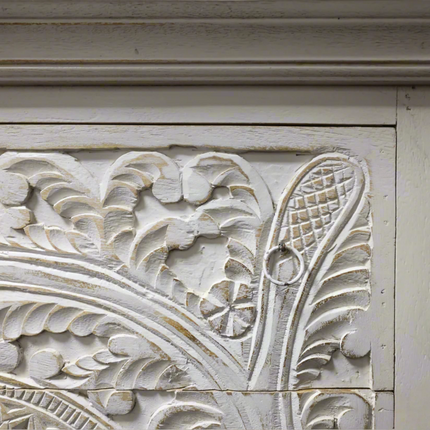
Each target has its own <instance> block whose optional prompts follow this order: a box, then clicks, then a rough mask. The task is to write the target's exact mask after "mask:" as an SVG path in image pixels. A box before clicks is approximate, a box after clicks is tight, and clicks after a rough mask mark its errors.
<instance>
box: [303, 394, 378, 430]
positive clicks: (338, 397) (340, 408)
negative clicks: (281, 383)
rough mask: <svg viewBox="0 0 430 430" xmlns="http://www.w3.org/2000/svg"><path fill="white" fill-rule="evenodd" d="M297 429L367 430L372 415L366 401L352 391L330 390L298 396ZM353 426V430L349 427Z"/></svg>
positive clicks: (370, 424) (370, 425)
mask: <svg viewBox="0 0 430 430" xmlns="http://www.w3.org/2000/svg"><path fill="white" fill-rule="evenodd" d="M298 396H299V399H300V400H299V402H300V409H301V425H300V427H299V425H297V427H298V428H302V429H303V430H311V429H343V428H345V429H352V428H360V429H370V428H373V427H372V418H371V417H372V414H371V413H370V405H369V403H368V399H366V398H365V397H363V396H361V395H360V394H359V393H356V392H354V391H348V392H342V391H336V390H331V391H329V392H324V391H319V390H315V391H308V392H304V393H299V394H298ZM351 425H353V426H354V427H351Z"/></svg>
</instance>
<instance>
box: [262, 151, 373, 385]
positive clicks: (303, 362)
mask: <svg viewBox="0 0 430 430" xmlns="http://www.w3.org/2000/svg"><path fill="white" fill-rule="evenodd" d="M367 186H368V185H367V179H366V175H365V174H364V171H363V168H362V166H361V165H360V164H359V163H357V162H356V161H355V160H354V159H351V158H350V157H347V156H343V155H340V154H326V155H322V156H318V157H316V158H314V159H313V160H312V161H311V162H310V163H309V164H308V165H306V166H304V167H303V168H302V169H301V170H300V171H299V172H298V173H297V174H296V177H295V178H294V179H293V181H292V183H291V184H290V185H289V186H288V188H287V189H286V191H285V192H284V194H283V196H282V197H281V199H280V203H279V205H278V209H277V213H276V215H275V221H274V223H273V225H272V231H271V237H270V240H269V241H268V245H267V249H270V248H271V247H273V246H276V245H277V244H278V243H279V242H281V241H283V242H285V243H286V244H287V245H288V246H290V247H292V248H295V249H296V250H298V251H299V252H300V253H301V254H302V256H303V259H304V261H305V265H306V271H305V274H304V275H303V278H302V280H301V281H298V282H297V283H296V284H295V285H293V286H292V288H291V291H294V290H297V292H296V293H295V299H294V301H293V302H291V294H292V293H291V292H287V291H286V290H285V289H282V288H279V287H275V286H274V285H271V286H270V287H269V289H268V288H267V285H266V284H265V283H264V280H263V281H262V283H261V291H262V292H261V295H260V297H261V302H260V304H259V306H260V309H267V308H268V307H269V308H272V307H274V308H275V309H278V310H279V311H278V312H279V314H277V315H275V317H274V318H272V317H270V316H269V317H268V316H267V315H265V314H264V312H260V321H259V323H260V327H262V329H261V328H260V331H259V330H256V331H255V333H254V339H255V344H254V348H256V350H257V351H259V353H258V354H257V353H255V355H256V356H257V359H256V361H255V363H256V364H255V368H254V374H255V377H256V378H258V374H259V372H260V371H261V366H262V365H263V363H264V362H265V361H267V360H268V359H269V358H268V357H271V360H273V359H276V360H277V359H279V360H280V369H282V372H281V373H280V374H279V376H278V387H279V388H281V387H285V386H288V387H290V389H294V388H295V387H296V386H297V385H298V384H300V383H306V382H308V381H309V380H310V379H314V378H315V377H317V376H318V374H319V367H320V366H321V365H323V364H325V363H327V362H328V361H329V360H330V359H331V354H332V353H333V351H334V350H335V349H336V348H339V345H340V341H341V337H340V338H339V336H340V335H341V334H342V333H343V334H346V333H347V331H348V330H347V329H346V328H345V327H344V329H343V330H342V329H339V327H337V325H338V324H337V323H338V322H339V321H340V320H344V321H345V324H347V325H349V321H350V320H351V318H353V316H354V314H355V312H356V311H357V310H358V308H359V309H365V308H366V307H367V304H368V303H367V302H368V294H369V291H368V286H367V282H368V267H367V264H368V263H367V258H370V253H369V252H367V253H366V252H365V254H366V256H367V257H366V258H365V261H364V262H363V268H362V269H363V270H364V272H365V276H364V277H363V276H361V277H360V275H358V274H357V275H356V272H357V270H356V269H357V267H355V265H356V262H355V257H351V258H352V260H351V261H350V260H348V256H350V255H351V253H353V254H354V253H355V251H356V248H354V249H353V250H352V251H351V252H350V253H346V254H344V255H345V257H344V258H341V256H342V254H341V252H342V251H343V249H342V248H340V246H341V245H340V244H341V243H342V242H343V241H344V236H345V237H346V236H348V234H349V232H350V231H351V229H353V225H354V223H355V219H356V218H357V217H358V216H359V212H360V211H361V210H362V208H363V205H364V201H365V199H364V198H363V195H364V193H365V192H366V190H367ZM357 228H359V227H358V226H357ZM360 228H361V227H360ZM364 228H365V229H367V230H369V228H368V227H364ZM360 237H361V236H360ZM367 240H368V237H367ZM358 245H359V246H358V248H360V246H361V245H362V243H361V242H360V243H358ZM360 249H361V248H360ZM366 250H368V248H366ZM338 252H339V254H338V255H337V256H336V254H337V253H338ZM331 260H333V262H334V264H335V265H336V264H337V269H336V266H334V267H333V271H329V266H330V261H331ZM348 262H349V264H348ZM339 265H340V267H341V269H340V268H339ZM363 270H359V271H358V272H359V273H361V274H363ZM296 271H297V268H296V267H295V259H294V260H293V259H292V258H291V257H290V256H288V257H287V258H284V259H281V260H280V261H279V262H278V263H277V264H276V266H275V268H274V269H273V273H274V274H275V276H277V277H278V278H280V279H285V278H287V279H288V278H290V277H292V276H293V275H294V274H295V272H296ZM334 271H336V273H337V271H340V273H342V274H343V272H345V275H344V278H348V277H351V276H352V278H353V279H355V281H356V284H359V283H360V281H364V282H363V284H362V285H350V286H349V287H348V288H349V289H348V288H347V287H345V286H343V284H342V281H340V282H338V284H337V285H338V288H339V291H336V289H335V287H334V284H333V283H330V282H329V280H330V276H336V275H335V272H334ZM351 273H353V274H354V275H351ZM324 274H326V275H327V277H326V278H324V279H323V275H324ZM342 276H343V275H342ZM299 283H300V286H298V285H297V284H299ZM323 285H325V286H326V287H327V288H325V289H324V288H323V289H321V287H322V286H323ZM329 285H332V286H331V287H330V286H329ZM330 288H331V289H330ZM320 289H321V292H320V293H319V294H318V291H319V290H320ZM323 291H324V292H323ZM357 296H358V297H359V299H360V300H358V299H357ZM290 303H291V304H290ZM351 303H355V304H354V305H353V304H351ZM356 306H357V307H358V308H357V309H356V308H355V307H356ZM343 311H345V312H346V315H347V316H348V318H343V317H342V316H340V314H342V312H343ZM330 317H332V318H330ZM324 318H326V319H327V321H324ZM342 318H343V319H342ZM330 324H332V327H331V328H330V327H328V325H330ZM336 324H337V325H336ZM335 326H336V327H337V329H336V330H335ZM261 330H264V334H267V336H265V335H264V334H263V332H262V331H261ZM331 330H334V332H333V333H331ZM345 330H346V331H345ZM275 332H281V333H285V338H284V342H283V344H282V345H281V347H279V346H278V345H275V344H274V343H273V342H274V341H273V339H271V336H272V335H271V334H270V333H275ZM298 333H300V335H299V336H298V335H297V334H298ZM302 333H304V336H302ZM323 333H325V334H323ZM329 333H330V335H329ZM275 357H278V358H275ZM290 367H291V371H290ZM299 373H300V375H298V374H299ZM299 376H300V377H301V379H302V381H301V382H299V381H298V379H297V378H298V377H299ZM254 381H255V379H254Z"/></svg>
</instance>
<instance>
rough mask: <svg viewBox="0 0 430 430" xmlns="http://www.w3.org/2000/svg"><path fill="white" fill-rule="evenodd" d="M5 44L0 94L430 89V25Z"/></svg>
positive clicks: (39, 34)
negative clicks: (79, 88)
mask: <svg viewBox="0 0 430 430" xmlns="http://www.w3.org/2000/svg"><path fill="white" fill-rule="evenodd" d="M382 1H384V0H382ZM365 3H366V2H365ZM0 40H1V41H2V43H1V45H0V84H1V85H170V84H172V85H178V84H179V85H206V84H209V85H217V84H219V85H222V84H237V85H240V84H244V85H249V84H258V85H262V84H267V85H270V84H276V85H279V84H293V85H302V84H303V85H308V84H314V85H315V84H322V85H325V84H330V85H336V84H339V85H342V84H346V85H357V84H366V85H369V84H377V85H393V84H401V85H414V84H430V19H386V18H385V19H210V20H209V19H177V20H174V19H169V20H164V21H163V20H160V19H157V20H143V21H142V20H139V21H138V20H132V21H123V22H117V21H115V22H113V21H106V22H104V21H100V20H84V21H73V22H60V21H55V20H54V21H46V20H44V21H35V20H33V21H25V22H15V21H13V20H12V21H11V20H6V21H2V22H0Z"/></svg>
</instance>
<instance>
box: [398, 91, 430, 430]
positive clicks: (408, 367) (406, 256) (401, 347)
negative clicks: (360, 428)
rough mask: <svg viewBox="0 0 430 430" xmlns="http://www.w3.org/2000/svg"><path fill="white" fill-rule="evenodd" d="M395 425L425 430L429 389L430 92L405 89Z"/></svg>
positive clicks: (402, 97)
mask: <svg viewBox="0 0 430 430" xmlns="http://www.w3.org/2000/svg"><path fill="white" fill-rule="evenodd" d="M398 118H399V126H398V157H397V160H398V161H397V163H398V164H397V166H398V172H397V202H398V203H397V279H396V427H398V428H402V427H405V426H410V425H411V423H413V426H414V427H416V428H425V427H426V426H427V423H428V422H429V420H430V411H429V409H428V407H427V406H426V401H425V395H426V394H425V393H427V391H428V387H429V385H430V359H429V357H430V339H429V325H430V318H429V313H428V305H429V302H430V294H429V279H430V266H429V265H428V264H427V261H428V252H429V249H430V243H429V235H430V223H429V218H428V211H429V210H430V207H429V197H430V193H429V189H430V177H429V171H430V161H429V157H430V151H429V149H430V146H429V141H428V136H429V131H430V128H429V125H428V124H429V118H430V91H429V89H428V88H419V89H413V88H402V89H400V91H399V106H398Z"/></svg>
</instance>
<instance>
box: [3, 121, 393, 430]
mask: <svg viewBox="0 0 430 430" xmlns="http://www.w3.org/2000/svg"><path fill="white" fill-rule="evenodd" d="M0 143H1V145H2V147H3V148H5V151H4V153H3V154H2V155H1V156H0V177H1V182H2V188H1V195H0V203H1V206H0V210H1V217H2V221H1V236H0V243H1V252H0V284H1V286H2V294H1V310H0V312H1V321H2V322H1V328H2V339H3V340H2V341H1V343H0V350H1V352H2V353H1V354H0V356H1V357H0V370H1V374H0V379H1V382H2V386H3V388H2V389H1V390H0V404H1V405H2V406H1V407H2V416H3V422H7V423H9V424H10V425H11V426H13V425H18V424H19V423H24V424H23V425H27V426H28V428H60V429H63V428H64V429H69V428H79V429H93V428H97V429H125V430H128V429H136V430H137V429H142V428H150V429H153V428H154V429H155V428H169V429H170V428H177V429H184V428H189V429H195V428H226V429H277V428H279V429H281V428H282V429H290V428H291V429H307V428H351V429H353V428H356V429H357V428H363V429H364V428H390V426H391V428H392V418H393V417H392V414H393V412H392V410H393V407H392V393H393V359H394V352H393V347H394V345H393V344H394V342H393V339H394V316H393V311H394V249H395V248H394V240H395V132H394V129H393V128H390V127H383V128H378V127H363V128H360V127H333V128H330V127H270V126H261V127H256V126H161V125H160V126H128V125H122V126H113V125H87V126H85V125H78V126H75V125H55V126H54V125H33V126H2V128H1V132H0ZM30 426H33V427H30ZM12 428H15V427H12ZM17 428H21V427H17ZM23 428H24V427H23ZM26 428H27V427H26Z"/></svg>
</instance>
